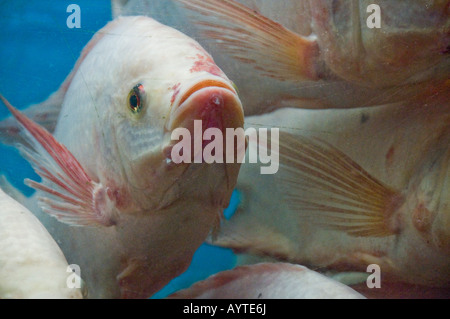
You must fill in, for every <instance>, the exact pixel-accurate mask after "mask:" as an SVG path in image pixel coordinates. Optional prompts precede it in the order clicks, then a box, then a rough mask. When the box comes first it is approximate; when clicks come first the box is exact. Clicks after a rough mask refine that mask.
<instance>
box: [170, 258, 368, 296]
mask: <svg viewBox="0 0 450 319" xmlns="http://www.w3.org/2000/svg"><path fill="white" fill-rule="evenodd" d="M169 298H182V299H259V298H262V299H364V296H363V295H361V294H359V293H358V292H356V291H354V290H353V289H351V288H350V287H348V286H345V285H344V284H341V283H339V282H337V281H335V280H333V279H330V278H328V277H326V276H324V275H321V274H319V273H317V272H315V271H313V270H310V269H308V268H306V267H303V266H300V265H292V264H288V263H259V264H254V265H247V266H240V267H236V268H234V269H232V270H228V271H224V272H220V273H218V274H215V275H213V276H211V277H209V278H207V279H206V280H203V281H200V282H198V283H195V284H194V285H193V286H192V287H190V288H187V289H184V290H181V291H178V292H176V293H175V294H173V295H171V296H169Z"/></svg>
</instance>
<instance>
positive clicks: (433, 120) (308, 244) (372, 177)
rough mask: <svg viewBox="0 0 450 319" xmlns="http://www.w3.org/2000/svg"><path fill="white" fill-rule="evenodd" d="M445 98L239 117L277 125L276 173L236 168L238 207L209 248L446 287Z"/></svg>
mask: <svg viewBox="0 0 450 319" xmlns="http://www.w3.org/2000/svg"><path fill="white" fill-rule="evenodd" d="M448 98H449V95H448V94H445V95H442V96H439V97H436V99H435V100H433V101H432V100H428V102H429V104H427V105H421V104H420V103H419V104H409V105H397V106H392V105H387V106H380V107H374V108H362V109H353V110H298V109H285V110H279V111H277V112H274V113H273V114H269V115H264V116H258V117H249V118H247V119H246V125H248V126H256V125H258V126H263V127H264V126H270V125H272V123H284V125H285V126H284V127H282V128H281V130H282V132H280V145H279V152H280V168H279V172H278V173H277V174H275V175H261V174H260V173H259V171H258V168H257V167H256V166H255V165H253V164H247V163H246V164H243V166H242V168H241V171H240V175H239V179H238V186H237V189H238V190H240V192H241V193H242V202H241V204H240V206H239V208H238V210H237V212H236V213H235V215H234V216H233V217H232V218H231V219H230V220H229V221H224V223H223V224H222V227H221V231H220V233H219V234H218V238H217V240H216V241H213V243H215V244H217V245H220V246H224V247H231V248H234V249H235V250H236V251H237V252H241V253H250V254H256V255H260V256H272V257H275V258H277V259H279V260H287V261H289V262H295V263H299V264H302V265H306V266H312V267H314V269H316V268H323V269H330V270H335V271H360V272H366V268H367V266H368V265H370V264H377V265H379V266H380V268H381V273H382V278H383V280H384V281H385V282H404V283H410V284H418V285H424V286H430V287H444V288H449V287H450V196H449V194H450V193H449V191H450V190H449V185H450V106H449V104H448ZM249 147H251V145H250V146H249ZM249 151H250V150H249Z"/></svg>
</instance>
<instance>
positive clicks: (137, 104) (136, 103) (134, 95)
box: [127, 84, 145, 113]
mask: <svg viewBox="0 0 450 319" xmlns="http://www.w3.org/2000/svg"><path fill="white" fill-rule="evenodd" d="M144 93H145V91H144V86H143V85H142V84H138V85H136V86H135V87H134V88H133V89H132V90H131V91H130V93H129V94H128V98H127V103H128V107H129V109H130V110H131V112H133V113H139V112H140V111H141V109H142V98H143V95H144Z"/></svg>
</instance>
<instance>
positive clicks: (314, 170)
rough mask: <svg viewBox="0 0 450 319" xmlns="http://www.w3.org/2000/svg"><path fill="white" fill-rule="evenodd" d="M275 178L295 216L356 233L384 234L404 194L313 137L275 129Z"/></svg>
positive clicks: (389, 231) (390, 231)
mask: <svg viewBox="0 0 450 319" xmlns="http://www.w3.org/2000/svg"><path fill="white" fill-rule="evenodd" d="M279 150H280V165H281V167H280V171H279V174H278V175H276V178H278V179H279V181H280V185H281V188H282V189H283V193H284V194H285V200H287V203H288V206H289V207H290V208H292V209H293V210H294V211H295V212H297V213H298V215H299V217H301V218H303V219H308V220H309V221H311V222H312V223H316V224H320V225H322V226H323V227H326V228H330V229H334V230H339V231H343V232H346V233H347V234H349V235H351V236H356V237H367V236H373V237H386V236H390V235H394V234H396V233H397V232H398V231H399V229H398V225H397V224H396V219H395V218H393V216H394V214H395V212H396V210H397V209H398V208H399V207H400V206H401V205H402V204H403V202H404V198H403V196H402V195H401V194H400V193H399V192H398V191H395V190H393V189H391V188H390V187H388V186H387V185H384V184H383V183H381V182H380V181H378V180H377V179H375V178H374V177H373V176H371V175H370V174H369V173H368V172H366V171H365V170H364V169H363V168H362V167H361V166H359V165H358V164H357V163H356V162H354V161H353V160H352V159H351V158H350V157H348V156H347V155H345V154H344V153H342V152H341V151H339V150H338V149H336V148H335V147H333V146H332V145H330V144H328V143H326V142H324V141H321V140H319V139H312V138H308V137H304V136H300V135H298V136H294V135H291V134H289V133H285V132H280V148H279Z"/></svg>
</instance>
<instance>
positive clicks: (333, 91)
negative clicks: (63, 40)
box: [112, 0, 450, 125]
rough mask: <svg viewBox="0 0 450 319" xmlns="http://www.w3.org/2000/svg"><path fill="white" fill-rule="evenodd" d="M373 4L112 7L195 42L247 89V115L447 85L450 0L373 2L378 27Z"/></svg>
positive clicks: (187, 2) (192, 2)
mask: <svg viewBox="0 0 450 319" xmlns="http://www.w3.org/2000/svg"><path fill="white" fill-rule="evenodd" d="M373 3H374V2H373V1H370V0H364V1H359V0H352V1H331V0H320V1H316V0H300V1H298V0H288V1H283V2H282V3H280V2H279V1H271V0H260V1H255V0H205V1H203V0H170V1H161V0H128V1H127V0H117V1H112V7H113V12H114V14H115V15H133V14H136V13H137V12H140V13H141V14H146V15H149V16H155V17H157V19H159V21H162V22H163V23H165V24H167V25H171V26H175V27H177V28H178V27H182V28H183V30H185V32H186V34H188V35H190V36H192V37H194V38H196V39H197V40H198V41H199V42H200V43H201V44H202V45H203V46H204V47H205V48H206V49H207V50H208V51H209V52H211V54H212V55H213V56H214V58H215V60H216V62H217V64H218V65H219V66H221V67H222V69H223V70H224V72H226V74H227V75H228V76H229V77H230V79H232V80H233V81H234V82H235V83H236V85H237V87H238V88H239V90H240V91H242V92H241V99H242V102H243V105H244V107H245V112H246V115H252V114H261V113H264V112H268V111H271V110H274V109H278V108H281V107H299V108H308V109H314V108H351V107H362V106H374V105H381V104H386V103H395V102H401V101H406V102H408V101H414V100H416V99H417V98H421V97H423V96H428V95H432V94H434V93H435V92H436V91H437V90H442V87H443V83H444V82H445V80H446V79H447V78H448V77H447V75H448V72H449V69H450V62H449V58H448V52H449V51H448V48H449V44H450V42H449V41H450V36H449V34H450V19H449V4H450V2H449V1H440V0H436V1H433V0H430V1H394V2H393V1H389V0H381V1H376V4H377V5H379V7H380V19H381V27H380V28H371V27H369V25H368V24H367V20H368V19H369V18H370V16H371V13H372V12H371V11H369V12H368V10H367V9H368V8H369V5H371V4H373ZM163 4H164V5H163ZM177 4H178V5H177ZM186 9H188V10H186ZM186 21H187V23H186ZM280 125H282V123H280Z"/></svg>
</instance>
